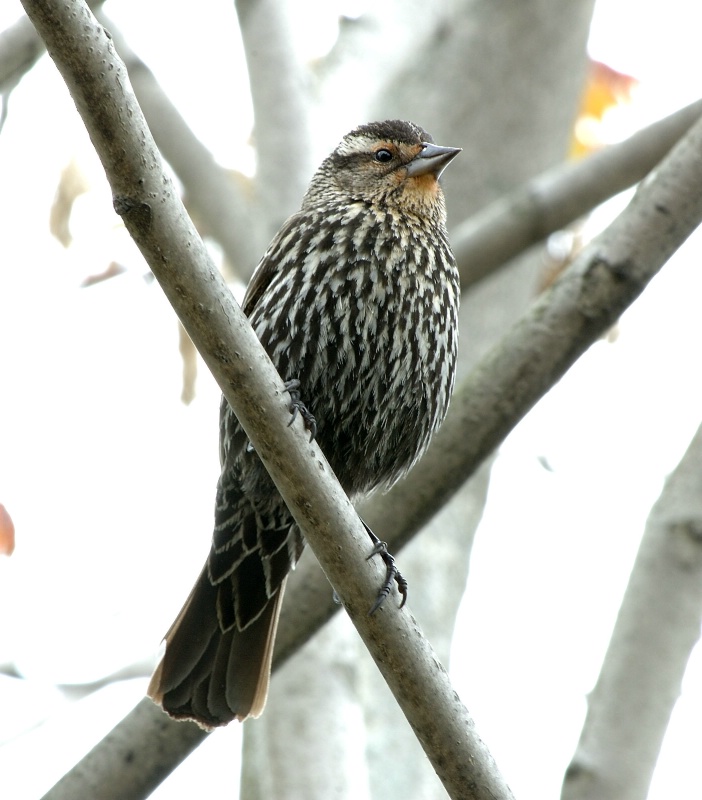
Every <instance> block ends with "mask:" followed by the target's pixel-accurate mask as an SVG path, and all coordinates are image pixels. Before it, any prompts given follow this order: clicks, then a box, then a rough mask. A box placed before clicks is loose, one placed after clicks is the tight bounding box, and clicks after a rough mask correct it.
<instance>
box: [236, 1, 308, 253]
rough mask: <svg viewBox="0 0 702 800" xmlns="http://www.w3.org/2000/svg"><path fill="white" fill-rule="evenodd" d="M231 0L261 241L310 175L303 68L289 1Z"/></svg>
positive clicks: (279, 222) (297, 197)
mask: <svg viewBox="0 0 702 800" xmlns="http://www.w3.org/2000/svg"><path fill="white" fill-rule="evenodd" d="M235 5H236V13H237V16H238V18H239V28H240V30H241V39H242V42H243V45H244V52H245V54H246V64H247V66H248V71H249V85H250V88H251V99H252V101H253V109H254V139H255V143H256V155H257V168H256V201H257V203H258V205H259V206H260V208H261V209H265V214H262V215H261V217H262V218H263V220H265V221H264V227H265V226H268V229H267V230H266V231H264V239H265V241H264V242H263V243H262V244H263V247H265V246H266V245H267V244H268V241H269V240H270V239H271V238H272V237H273V235H274V234H275V232H276V231H277V230H278V228H279V227H280V226H281V225H282V224H283V222H284V221H285V220H286V219H287V218H288V217H289V216H290V214H292V213H293V212H294V211H296V210H297V208H298V206H299V203H300V198H301V197H302V195H303V194H304V192H305V189H306V188H307V182H308V181H309V179H310V176H311V175H312V170H313V167H314V165H313V164H312V163H311V160H310V159H311V153H310V131H309V129H308V122H309V114H308V113H307V112H308V105H309V103H308V98H307V95H308V92H309V87H308V83H309V73H308V71H307V69H306V68H305V67H304V65H303V64H302V63H301V60H300V59H299V58H298V56H297V54H296V52H295V48H294V37H293V36H292V34H291V25H290V20H289V17H290V16H291V15H292V14H293V13H295V8H294V4H293V3H291V2H289V0H285V1H284V2H281V0H236V2H235ZM263 247H262V248H261V252H263Z"/></svg>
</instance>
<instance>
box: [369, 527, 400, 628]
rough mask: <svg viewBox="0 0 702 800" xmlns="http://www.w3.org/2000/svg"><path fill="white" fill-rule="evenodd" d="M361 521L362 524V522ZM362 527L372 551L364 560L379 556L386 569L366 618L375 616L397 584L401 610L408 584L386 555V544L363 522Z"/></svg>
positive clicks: (388, 554)
mask: <svg viewBox="0 0 702 800" xmlns="http://www.w3.org/2000/svg"><path fill="white" fill-rule="evenodd" d="M361 521H362V522H363V520H361ZM363 527H364V528H365V529H366V531H367V532H368V535H369V536H370V538H371V541H372V542H373V549H372V550H371V551H370V553H369V554H368V555H367V556H366V560H368V559H369V558H373V556H380V557H381V558H382V559H383V561H384V563H385V568H386V573H385V581H384V582H383V585H382V586H381V587H380V590H379V591H378V596H377V597H376V598H375V603H373V605H372V606H371V608H370V611H369V612H368V616H371V614H375V612H376V611H377V610H378V609H379V608H380V606H382V605H383V603H384V602H385V600H386V599H387V598H388V597H389V595H390V592H391V591H392V585H393V583H396V584H397V590H398V592H399V593H400V595H401V597H402V602H401V603H400V608H402V606H404V604H405V603H406V602H407V590H408V588H409V586H408V583H407V581H406V580H405V579H404V578H403V577H402V573H401V572H400V570H399V569H398V568H397V565H396V564H395V559H394V558H393V557H392V556H391V555H390V553H388V546H387V544H386V543H385V542H382V541H381V540H380V539H379V538H378V537H377V536H376V535H375V534H374V533H373V531H372V530H371V529H370V528H369V527H368V525H366V523H365V522H364V523H363Z"/></svg>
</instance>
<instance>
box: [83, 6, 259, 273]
mask: <svg viewBox="0 0 702 800" xmlns="http://www.w3.org/2000/svg"><path fill="white" fill-rule="evenodd" d="M97 16H98V19H99V20H100V22H102V24H103V25H105V27H106V28H107V29H108V30H109V31H110V32H111V34H112V37H113V40H114V43H115V47H116V48H117V51H118V52H119V55H120V57H121V58H122V60H123V61H124V63H125V65H126V67H127V70H128V72H129V80H130V81H131V84H132V88H133V89H134V94H135V95H136V97H137V100H138V101H139V105H140V106H141V109H142V111H143V113H144V116H145V117H146V121H147V122H148V124H149V129H150V130H151V133H152V134H153V137H154V139H155V140H156V144H157V145H158V148H159V151H160V152H161V154H162V155H163V157H164V158H165V159H166V161H168V163H169V164H170V165H171V167H172V168H173V171H174V172H175V174H176V175H177V176H178V179H179V180H180V182H181V183H182V184H183V188H184V190H185V194H186V202H187V204H188V208H189V209H190V211H191V213H192V214H193V215H194V216H195V217H196V218H197V219H199V220H201V221H202V224H203V226H204V227H205V228H206V231H207V233H208V234H209V235H211V236H212V237H213V238H214V239H216V240H217V242H219V244H220V245H221V246H222V249H223V250H224V253H225V254H226V256H227V259H228V261H229V263H230V264H231V266H232V268H233V269H234V270H236V272H237V274H238V275H239V276H241V278H242V279H243V280H246V279H247V278H248V277H250V275H251V273H252V272H253V270H254V268H255V267H256V264H257V263H258V259H259V257H260V254H261V252H262V250H261V249H260V247H258V245H257V242H256V241H255V238H254V237H252V236H250V235H249V232H250V230H251V226H252V219H251V215H250V209H249V207H248V205H247V202H246V194H247V193H246V191H244V189H243V186H244V178H243V176H238V180H237V176H235V175H234V174H231V173H228V172H227V171H226V170H224V169H222V167H221V166H220V165H219V164H218V163H217V162H216V161H215V159H214V157H213V155H212V153H211V152H210V151H209V150H208V149H207V148H206V147H205V146H204V145H203V144H202V142H201V141H200V140H199V139H198V138H197V136H195V134H194V133H193V132H192V130H191V129H190V127H189V126H188V124H187V123H186V121H185V120H184V119H183V117H182V116H181V114H180V112H179V111H178V109H177V108H176V107H175V106H174V105H173V103H172V102H171V101H170V99H169V98H168V97H167V96H166V94H165V92H164V91H163V89H162V88H161V86H160V85H159V84H158V82H157V81H156V78H155V77H154V74H153V72H151V70H150V69H149V68H148V67H147V65H146V64H145V63H144V62H143V61H142V60H141V59H140V58H139V57H138V56H137V54H136V53H135V52H134V51H133V50H132V49H131V48H130V47H129V45H128V44H127V42H126V40H125V38H124V37H123V36H122V35H121V33H120V31H118V30H116V29H115V27H114V26H113V24H112V23H111V22H110V20H109V19H107V18H106V17H105V16H104V15H102V14H98V15H97Z"/></svg>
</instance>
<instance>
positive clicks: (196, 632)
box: [148, 120, 460, 728]
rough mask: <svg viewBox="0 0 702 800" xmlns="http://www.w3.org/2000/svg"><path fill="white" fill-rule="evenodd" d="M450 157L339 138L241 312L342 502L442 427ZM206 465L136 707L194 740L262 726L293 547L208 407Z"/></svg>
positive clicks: (452, 350) (449, 325) (224, 422)
mask: <svg viewBox="0 0 702 800" xmlns="http://www.w3.org/2000/svg"><path fill="white" fill-rule="evenodd" d="M459 152H460V150H459V149H458V148H454V147H440V146H438V145H435V144H434V143H433V140H432V138H431V137H430V136H429V134H427V133H426V132H425V131H424V130H422V129H421V128H420V127H418V126H417V125H414V124H412V123H410V122H404V121H401V120H390V121H386V122H374V123H370V124H368V125H363V126H361V127H359V128H356V129H355V130H353V131H351V133H349V134H347V135H346V136H345V137H344V138H343V140H342V141H341V143H340V144H339V146H338V147H337V148H336V150H334V152H333V153H331V155H329V156H328V157H327V158H326V159H325V160H324V162H323V163H322V164H321V166H320V167H319V169H318V170H317V172H316V174H315V175H314V177H313V178H312V182H311V184H310V187H309V189H308V191H307V193H306V194H305V197H304V199H303V201H302V207H301V209H300V211H299V212H298V213H297V214H294V215H293V216H292V217H290V219H288V220H287V222H285V224H284V225H283V227H282V228H281V229H280V231H279V232H278V234H277V235H276V236H275V238H274V239H273V241H272V243H271V245H270V246H269V248H268V250H267V251H266V253H265V255H264V256H263V258H262V260H261V262H260V264H259V266H258V268H257V270H256V272H255V274H254V276H253V278H252V280H251V283H250V285H249V287H248V289H247V292H246V296H245V298H244V303H243V308H244V312H245V313H246V314H247V316H248V317H249V320H250V322H251V325H252V326H253V328H254V330H255V331H256V334H257V335H258V337H259V339H260V340H261V342H262V344H263V346H264V347H265V349H266V351H267V352H268V354H269V356H270V357H271V359H272V361H273V363H274V364H275V366H276V367H277V369H278V371H279V373H280V374H281V375H282V377H283V378H284V379H285V380H287V381H288V384H287V386H288V387H289V390H290V391H291V395H292V405H291V409H292V410H293V411H299V412H301V413H302V416H303V417H304V419H305V421H306V424H307V425H308V427H309V428H310V430H311V431H312V432H313V433H314V435H315V436H316V439H317V441H318V443H319V445H320V446H321V448H322V451H323V452H324V454H325V456H326V457H327V459H328V461H329V463H330V464H331V466H332V468H333V469H334V472H335V473H336V475H337V477H338V479H339V481H340V483H341V485H342V486H343V488H344V490H345V491H346V492H347V493H348V494H349V496H350V497H351V498H352V499H353V498H356V497H358V496H360V495H363V494H364V493H366V492H369V491H371V490H372V489H375V488H376V487H389V486H391V485H392V484H393V483H394V482H395V481H397V480H398V479H399V478H401V477H402V476H403V475H405V474H406V473H407V471H408V470H409V469H410V468H411V467H412V465H413V464H414V463H415V462H416V461H417V459H418V458H419V457H420V456H421V454H422V453H423V452H424V450H425V449H426V447H427V445H428V444H429V440H430V438H431V436H432V434H433V433H434V431H435V430H436V429H437V428H438V427H439V425H440V424H441V422H442V421H443V419H444V417H445V415H446V411H447V408H448V403H449V397H450V395H451V391H452V389H453V383H454V370H455V363H456V345H457V315H458V302H459V282H458V272H457V270H456V265H455V260H454V257H453V254H452V252H451V248H450V246H449V241H448V236H447V233H446V210H445V203H444V196H443V192H442V190H441V187H440V185H439V176H440V175H441V173H442V171H443V169H444V167H446V165H447V164H448V163H449V162H450V161H451V160H452V159H453V158H454V157H455V156H456V155H457V154H458V153H459ZM303 401H304V402H303ZM308 409H309V410H308ZM313 415H314V416H313ZM220 459H221V465H222V472H221V476H220V478H219V482H218V484H217V496H216V505H215V525H214V535H213V541H212V548H211V550H210V554H209V557H208V559H207V563H206V564H205V566H204V568H203V570H202V573H201V574H200V577H199V578H198V580H197V582H196V584H195V586H194V588H193V590H192V592H191V593H190V596H189V597H188V599H187V600H186V602H185V605H184V606H183V608H182V610H181V612H180V614H179V615H178V617H177V618H176V620H175V622H174V623H173V625H172V626H171V628H170V630H169V631H168V633H167V634H166V636H165V641H166V650H165V654H164V656H163V659H162V660H161V662H160V664H159V665H158V667H157V668H156V671H155V673H154V675H153V678H152V680H151V684H150V685H149V690H148V693H149V696H150V697H152V698H153V700H154V701H155V702H156V703H158V704H160V705H161V706H162V707H163V709H164V710H165V711H167V712H168V713H169V714H170V715H171V716H173V717H175V718H178V719H192V720H194V721H195V722H197V723H198V724H200V725H201V726H203V727H205V728H212V727H215V726H218V725H225V724H227V723H228V722H230V721H231V720H233V719H237V720H244V719H246V718H247V717H257V716H259V715H260V714H261V712H262V711H263V707H264V704H265V701H266V696H267V693H268V684H269V680H270V665H271V657H272V653H273V645H274V641H275V632H276V626H277V622H278V616H279V613H280V606H281V602H282V599H283V591H284V588H285V580H286V577H287V575H288V572H289V571H290V570H291V569H292V568H293V567H294V566H295V563H296V562H297V560H298V558H299V557H300V554H301V553H302V550H303V547H304V545H305V543H304V539H303V537H302V534H301V532H300V529H299V528H298V526H297V524H296V523H295V521H294V519H293V517H292V515H291V514H290V512H289V511H288V509H287V507H286V505H285V503H284V502H283V499H282V498H281V496H280V494H279V493H278V491H277V489H276V488H275V486H274V484H273V482H272V480H271V479H270V477H269V476H268V474H267V472H266V470H265V468H264V467H263V464H262V463H261V461H260V459H259V458H258V456H257V454H256V452H255V451H254V450H253V448H252V447H251V446H250V445H249V443H248V441H247V437H246V434H245V433H244V431H243V429H242V428H241V426H240V425H239V422H238V420H237V419H236V417H235V416H234V413H233V412H232V410H231V408H230V406H229V405H228V403H227V402H226V400H225V399H222V404H221V409H220ZM375 541H377V540H375ZM384 557H385V558H386V564H388V582H387V583H386V586H385V587H384V590H385V593H386V594H387V591H388V590H389V587H390V584H391V582H392V579H393V578H396V579H397V580H398V585H399V587H400V589H401V590H403V589H404V588H405V586H406V584H405V586H403V583H404V582H403V581H402V579H401V578H399V576H397V575H394V573H393V567H392V558H391V557H389V556H384ZM382 599H383V594H382V590H381V593H380V595H379V601H382ZM376 605H377V603H376Z"/></svg>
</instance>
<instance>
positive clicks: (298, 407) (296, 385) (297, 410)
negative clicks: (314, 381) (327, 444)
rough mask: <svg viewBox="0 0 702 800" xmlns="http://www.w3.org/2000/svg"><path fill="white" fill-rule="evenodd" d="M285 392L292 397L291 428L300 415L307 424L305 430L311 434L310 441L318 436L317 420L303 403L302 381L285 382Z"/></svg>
mask: <svg viewBox="0 0 702 800" xmlns="http://www.w3.org/2000/svg"><path fill="white" fill-rule="evenodd" d="M285 391H286V392H287V393H288V394H289V395H290V413H291V414H292V419H291V420H290V422H288V427H290V426H291V425H292V424H293V422H295V417H296V416H297V415H298V414H299V415H300V416H301V417H302V421H303V422H304V423H305V428H307V430H308V431H309V432H310V441H312V440H313V439H315V438H316V436H317V420H316V419H315V417H314V414H313V413H312V412H311V411H310V410H309V409H308V408H307V406H306V405H305V404H304V403H303V402H302V399H301V397H300V381H299V380H297V378H294V379H293V380H291V381H285Z"/></svg>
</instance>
